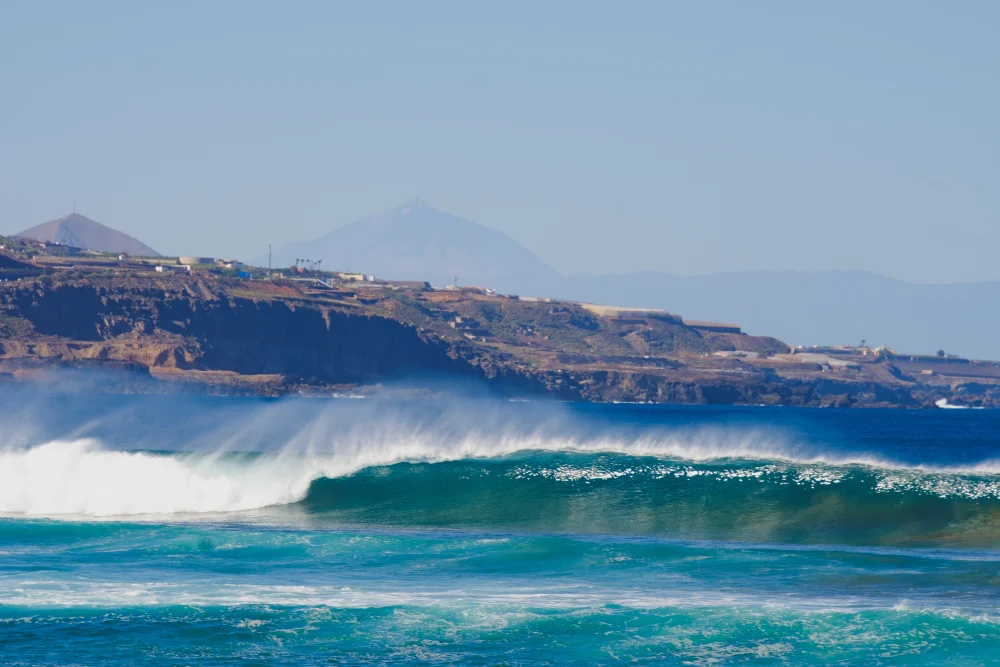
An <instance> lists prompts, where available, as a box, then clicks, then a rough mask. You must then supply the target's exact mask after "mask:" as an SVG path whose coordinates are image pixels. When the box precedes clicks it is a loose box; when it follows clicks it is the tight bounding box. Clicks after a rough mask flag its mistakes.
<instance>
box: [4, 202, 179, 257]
mask: <svg viewBox="0 0 1000 667" xmlns="http://www.w3.org/2000/svg"><path fill="white" fill-rule="evenodd" d="M16 236H19V237H21V238H26V239H33V240H35V241H41V242H43V243H58V244H60V245H68V246H73V247H75V248H85V249H87V250H96V251H98V252H124V253H128V254H129V255H136V256H140V257H159V256H160V253H158V252H156V251H155V250H153V249H152V248H150V247H149V246H148V245H146V244H145V243H142V242H141V241H139V240H137V239H134V238H132V237H131V236H129V235H128V234H125V233H124V232H120V231H118V230H117V229H112V228H111V227H108V226H106V225H102V224H101V223H99V222H97V221H96V220H91V219H90V218H88V217H87V216H85V215H80V214H79V213H70V214H69V215H67V216H65V217H62V218H58V219H56V220H50V221H49V222H45V223H42V224H40V225H36V226H34V227H30V228H28V229H26V230H24V231H23V232H20V233H19V234H16Z"/></svg>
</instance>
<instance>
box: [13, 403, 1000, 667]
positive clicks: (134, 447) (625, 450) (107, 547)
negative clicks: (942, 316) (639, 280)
mask: <svg viewBox="0 0 1000 667" xmlns="http://www.w3.org/2000/svg"><path fill="white" fill-rule="evenodd" d="M0 400H2V405H0V420H2V421H0V424H2V425H0V664H3V665H320V664H322V665H328V664H348V665H352V664H356V665H362V664H365V665H367V664H385V665H440V664H455V665H584V664H587V665H591V664H607V665H614V664H650V665H736V664H752V665H758V664H759V665H772V664H785V665H813V664H815V665H987V664H1000V413H997V412H996V411H988V410H933V411H902V410H833V409H831V410H822V409H801V408H795V409H791V408H773V407H767V408H765V407H759V408H757V407H710V406H653V405H580V404H566V403H556V402H550V401H544V400H543V401H530V402H509V401H503V400H497V399H493V398H488V397H477V396H475V395H465V396H461V397H457V396H456V397H452V398H435V399H409V400H404V399H372V398H367V399H357V398H349V397H344V398H336V399H329V398H326V399H308V398H297V399H281V400H268V399H250V398H219V397H205V396H120V395H110V394H102V393H94V392H80V391H74V392H70V391H64V392H57V391H52V390H45V391H43V390H38V389H28V390H23V389H22V390H19V391H17V392H15V391H12V390H10V389H6V390H4V392H3V393H2V395H0Z"/></svg>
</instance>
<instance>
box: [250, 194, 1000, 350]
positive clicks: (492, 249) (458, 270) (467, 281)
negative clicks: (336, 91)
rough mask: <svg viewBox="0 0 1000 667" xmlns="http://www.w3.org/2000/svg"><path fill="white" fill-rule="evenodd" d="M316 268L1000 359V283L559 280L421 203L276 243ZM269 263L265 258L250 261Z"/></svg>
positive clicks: (477, 229)
mask: <svg viewBox="0 0 1000 667" xmlns="http://www.w3.org/2000/svg"><path fill="white" fill-rule="evenodd" d="M299 258H306V259H310V260H322V261H323V264H322V266H323V268H324V269H329V270H351V271H357V272H364V273H370V274H375V275H376V276H379V277H382V278H387V279H399V280H405V279H410V280H416V279H419V280H427V281H429V282H431V283H432V284H435V285H447V284H451V282H452V280H453V276H454V275H456V274H457V276H458V281H459V284H462V285H481V286H484V287H492V288H495V289H497V290H500V291H503V292H507V293H513V294H521V295H533V296H551V297H558V298H565V299H573V300H579V301H593V302H598V303H603V304H609V305H619V306H635V307H647V308H664V309H666V310H669V311H671V312H674V313H677V314H680V315H683V316H685V317H687V318H689V319H709V320H723V321H733V322H737V323H739V324H741V325H742V326H743V328H744V330H746V331H749V332H751V333H755V334H767V335H772V336H776V337H778V338H780V339H782V340H784V341H786V342H788V343H790V344H792V345H827V344H857V343H860V341H861V340H862V339H865V340H867V342H868V344H870V345H888V346H890V347H894V348H895V349H897V350H899V351H906V352H912V353H934V352H935V351H936V350H938V349H944V350H945V351H947V352H949V353H955V354H961V355H964V356H969V357H973V358H992V359H1000V336H998V335H997V334H996V332H997V331H998V330H1000V308H998V305H1000V282H984V283H964V284H953V285H918V284H914V283H908V282H904V281H900V280H894V279H891V278H886V277H885V276H881V275H878V274H875V273H868V272H863V271H815V272H811V271H745V272H739V273H722V274H715V275H706V276H673V275H669V274H666V273H661V272H657V271H637V272H636V273H633V274H628V275H614V276H601V275H571V276H565V275H562V274H561V273H559V272H558V271H557V270H555V269H554V268H553V267H551V266H549V265H548V264H546V263H545V262H544V261H543V260H542V259H540V258H539V257H538V256H537V255H535V254H534V253H532V252H531V251H530V250H528V249H527V248H525V247H524V246H521V245H520V244H518V243H517V242H516V241H514V240H513V239H511V238H510V237H509V236H507V235H506V234H504V233H502V232H499V231H497V230H493V229H490V228H488V227H484V226H482V225H479V224H476V223H474V222H471V221H468V220H463V219H462V218H458V217H456V216H453V215H451V214H449V213H446V212H444V211H440V210H438V209H436V208H434V207H433V206H431V205H429V204H427V203H426V202H423V201H421V200H419V199H414V200H410V201H408V202H406V203H404V204H402V205H400V206H398V207H396V208H394V209H390V210H388V211H383V212H382V213H377V214H374V215H370V216H367V217H365V218H362V219H360V220H357V221H355V222H353V223H350V224H348V225H345V226H342V227H338V228H336V229H334V230H333V231H331V232H329V233H327V234H325V235H323V236H321V237H319V238H317V239H315V240H313V241H308V242H303V243H294V244H290V245H287V246H284V247H281V248H279V249H277V250H276V251H275V253H274V255H273V265H274V266H275V267H281V266H290V265H291V264H293V263H294V262H295V260H296V259H299ZM253 263H254V264H257V265H261V266H266V265H267V257H259V258H256V259H254V260H253Z"/></svg>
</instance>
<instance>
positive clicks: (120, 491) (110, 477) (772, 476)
mask: <svg viewBox="0 0 1000 667" xmlns="http://www.w3.org/2000/svg"><path fill="white" fill-rule="evenodd" d="M381 435H382V436H383V437H380V438H379V437H367V438H365V437H362V438H352V439H341V440H336V441H333V442H328V443H325V446H322V447H320V446H317V445H316V443H315V442H311V443H310V445H309V446H308V447H296V446H286V447H285V448H283V449H282V450H280V451H278V452H277V453H256V454H246V453H224V452H215V453H171V454H165V453H155V452H143V451H121V450H113V449H108V448H105V447H104V446H102V444H101V443H100V442H98V441H96V440H93V439H81V440H66V441H53V442H49V443H45V444H42V445H39V446H35V447H28V448H8V449H6V450H0V513H2V514H6V515H31V516H64V515H70V516H98V517H112V516H135V515H170V514H183V513H225V512H240V511H246V510H255V509H260V508H265V507H270V506H275V505H287V504H292V503H297V502H301V501H304V500H307V499H309V497H310V489H311V488H312V487H313V486H314V484H315V483H316V482H317V480H322V479H324V478H325V479H338V478H343V477H345V476H349V475H352V474H355V473H358V472H359V471H362V470H366V469H371V468H381V467H386V466H392V465H394V464H398V463H404V462H409V463H443V462H461V461H466V462H469V461H491V460H503V459H510V458H515V459H516V458H518V457H521V458H523V457H525V456H529V455H530V454H531V453H536V454H537V453H541V454H549V455H565V456H571V455H583V456H591V457H592V456H598V455H615V456H618V457H620V458H621V459H622V462H619V463H616V464H615V465H613V466H607V465H601V466H595V465H592V464H591V465H586V464H580V463H579V462H576V461H564V462H562V463H558V462H557V463H556V464H554V465H549V466H546V465H541V466H539V465H535V464H534V463H532V464H531V465H527V466H524V465H522V466H520V467H519V466H517V465H512V466H511V467H509V469H506V470H505V472H504V474H506V475H508V476H509V477H511V478H512V479H517V478H519V477H520V478H524V479H527V478H529V477H549V478H551V479H553V480H555V481H563V482H566V481H589V482H596V481H602V480H603V481H606V480H611V479H615V478H623V477H632V478H635V477H638V476H641V477H643V478H645V479H662V478H664V477H673V478H694V477H702V478H712V479H714V480H716V481H726V480H728V481H736V480H758V481H761V482H764V481H766V482H768V483H771V484H779V483H780V484H797V485H810V486H817V485H830V484H837V483H840V482H842V481H843V480H844V479H845V478H846V477H847V476H848V475H850V474H851V471H853V470H858V469H861V470H867V471H869V473H866V474H868V478H867V479H868V480H869V482H866V483H868V486H870V487H871V490H872V491H873V492H885V493H891V492H911V491H912V492H920V493H924V494H931V495H936V496H942V497H943V496H949V495H950V496H955V497H961V498H965V499H976V498H1000V477H998V476H997V474H998V473H1000V463H998V462H997V461H996V460H988V461H982V462H977V463H973V464H970V465H962V466H929V465H906V464H902V463H897V462H893V461H890V460H886V459H884V458H880V457H876V456H870V455H857V454H854V455H852V454H839V453H835V452H822V451H815V450H811V449H809V448H807V447H805V446H802V445H798V444H795V443H789V442H787V441H783V440H781V439H777V438H774V437H771V436H768V435H767V434H763V433H759V432H749V433H743V434H740V433H733V432H728V431H715V430H712V429H702V430H700V431H692V432H686V433H678V434H672V435H670V434H668V435H660V436H657V437H654V436H649V437H640V438H634V439H621V438H618V439H614V438H607V437H602V438H591V439H571V438H553V437H550V436H543V435H536V436H517V437H513V436H502V435H501V436H492V437H491V436H487V435H483V434H472V435H468V436H466V437H463V438H456V439H445V438H441V437H437V436H436V435H435V434H434V433H433V432H431V433H423V434H420V435H418V436H411V437H401V436H393V437H384V436H385V434H381ZM630 461H631V463H630ZM387 491H390V490H387Z"/></svg>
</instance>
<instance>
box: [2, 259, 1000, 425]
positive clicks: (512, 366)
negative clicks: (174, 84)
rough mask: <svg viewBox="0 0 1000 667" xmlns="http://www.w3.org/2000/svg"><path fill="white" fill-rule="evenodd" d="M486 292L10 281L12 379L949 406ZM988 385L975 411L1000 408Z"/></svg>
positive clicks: (704, 339) (890, 383)
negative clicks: (112, 378)
mask: <svg viewBox="0 0 1000 667" xmlns="http://www.w3.org/2000/svg"><path fill="white" fill-rule="evenodd" d="M473 297H474V298H473ZM473 297H469V298H465V297H461V298H460V295H459V296H456V295H449V294H442V293H433V292H428V293H424V294H420V293H417V294H411V295H406V294H398V293H395V292H393V291H391V290H386V291H384V293H382V295H381V296H378V295H375V296H372V295H370V294H369V295H363V296H362V295H359V294H357V293H352V294H348V293H347V292H346V291H342V292H337V291H336V290H332V291H331V290H329V289H324V290H320V291H318V292H317V291H309V290H308V289H303V288H302V287H301V285H299V284H295V283H278V282H274V283H272V282H267V281H253V282H244V281H238V280H223V279H216V278H211V277H200V278H199V277H189V276H166V277H160V276H159V275H156V276H150V275H148V274H147V275H145V276H137V275H135V274H131V275H126V276H122V275H118V276H102V277H96V276H87V277H84V278H76V279H70V278H68V277H64V278H63V279H58V278H54V277H52V276H48V277H44V278H42V279H38V280H24V281H21V282H7V283H0V377H3V376H4V374H6V377H8V378H9V377H11V376H17V374H19V373H20V374H24V373H27V372H28V371H30V370H32V369H37V368H41V367H48V366H52V365H73V366H81V365H83V366H93V365H98V366H100V367H103V368H126V369H130V370H131V371H138V372H142V373H147V374H151V375H153V376H154V377H155V378H158V379H161V380H184V381H190V382H192V383H194V385H198V386H204V387H210V388H211V390H213V391H218V392H225V393H230V392H238V393H258V394H267V395H271V394H280V393H287V392H294V391H302V390H308V391H321V392H322V391H330V390H333V389H335V388H338V387H345V386H353V387H356V386H358V385H362V386H366V385H367V386H371V385H376V384H381V383H387V382H392V381H396V380H402V381H408V382H410V383H411V384H413V383H426V382H427V381H429V380H434V381H437V380H441V379H447V378H460V379H466V380H474V381H477V382H481V383H483V384H484V385H485V386H487V387H490V388H492V389H495V390H497V391H500V392H504V393H508V394H509V393H516V394H525V393H529V394H530V393H547V394H550V395H555V396H558V397H561V398H565V399H569V400H589V401H642V402H647V401H648V402H663V403H666V402H671V403H714V404H733V403H736V404H782V405H830V406H851V405H896V406H910V407H916V406H920V405H928V404H931V403H932V402H933V400H935V399H937V398H940V397H944V396H947V395H948V394H947V393H946V392H945V393H942V391H943V390H928V389H927V388H926V387H924V386H922V385H918V384H917V383H914V382H910V381H907V380H906V379H905V378H904V379H898V378H895V377H894V376H893V375H892V374H891V373H888V372H887V373H883V374H882V375H884V376H885V378H884V379H879V376H876V375H873V374H872V373H870V372H867V371H866V373H867V374H861V375H858V374H855V375H854V376H849V375H845V374H839V375H838V374H830V373H793V374H792V375H789V374H788V373H785V374H784V375H782V374H780V373H778V372H775V371H774V370H772V369H769V368H766V367H763V366H762V365H754V364H748V363H744V362H742V361H739V360H737V359H720V358H718V357H715V356H713V354H712V351H713V350H720V349H722V350H727V349H743V350H749V351H757V352H759V353H760V354H771V353H773V352H774V351H775V350H779V349H783V346H782V344H781V343H780V342H779V341H775V340H774V339H769V338H755V337H750V336H730V335H728V334H720V335H716V334H703V333H699V332H697V331H694V330H692V329H689V328H687V327H684V326H681V325H678V324H676V323H669V322H660V321H649V322H645V321H638V322H632V321H628V322H625V321H623V322H613V321H606V320H603V319H595V318H594V317H593V316H592V315H588V314H587V313H586V312H584V311H583V310H582V309H580V308H578V307H577V306H574V305H573V304H561V305H560V304H525V303H524V302H518V301H516V300H509V299H508V300H500V299H498V298H496V297H489V298H487V297H482V298H480V297H476V296H475V295H473ZM966 387H967V385H966ZM984 387H985V388H984V389H983V390H982V392H981V394H982V395H981V396H979V395H977V396H976V397H972V398H971V399H970V400H973V401H975V402H976V404H989V403H990V401H994V400H995V401H996V402H1000V395H997V396H994V394H995V393H997V392H995V390H996V387H994V386H993V385H990V386H988V387H986V386H985V385H984ZM966 391H968V390H967V389H966ZM991 392H993V393H991ZM991 397H993V398H991Z"/></svg>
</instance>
